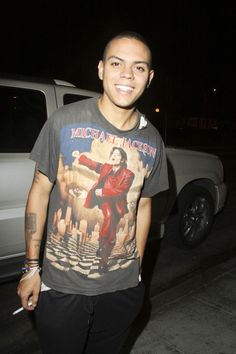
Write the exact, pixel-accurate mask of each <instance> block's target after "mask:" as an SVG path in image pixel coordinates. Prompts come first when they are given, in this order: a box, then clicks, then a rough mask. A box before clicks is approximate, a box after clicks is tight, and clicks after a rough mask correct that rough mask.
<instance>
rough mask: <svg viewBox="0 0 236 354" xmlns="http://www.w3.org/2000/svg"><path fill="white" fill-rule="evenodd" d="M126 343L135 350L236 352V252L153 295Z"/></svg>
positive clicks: (140, 353) (153, 353)
mask: <svg viewBox="0 0 236 354" xmlns="http://www.w3.org/2000/svg"><path fill="white" fill-rule="evenodd" d="M144 323H145V324H144ZM140 326H142V328H140ZM130 348H132V349H131V351H130ZM126 349H127V352H129V353H130V354H178V353H179V354H235V353H236V257H234V258H231V259H230V260H228V261H226V262H223V263H221V264H219V265H216V266H213V267H211V268H208V269H206V270H204V271H202V272H196V273H195V274H194V275H192V276H191V277H189V279H187V280H185V281H184V282H183V283H181V284H180V285H178V286H175V287H174V288H171V289H169V290H166V291H164V292H162V293H160V294H158V295H156V296H154V297H152V298H151V302H150V304H146V305H145V308H144V310H143V312H142V314H141V316H140V318H139V319H138V321H137V323H136V326H135V328H134V336H133V340H132V336H131V338H130V343H129V348H128V345H127V348H126Z"/></svg>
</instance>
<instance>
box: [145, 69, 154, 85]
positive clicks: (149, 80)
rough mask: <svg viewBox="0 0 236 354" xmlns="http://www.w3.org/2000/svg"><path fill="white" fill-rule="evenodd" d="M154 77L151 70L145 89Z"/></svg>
mask: <svg viewBox="0 0 236 354" xmlns="http://www.w3.org/2000/svg"><path fill="white" fill-rule="evenodd" d="M153 77H154V70H151V71H150V73H149V79H148V83H147V86H146V87H147V88H148V87H149V86H150V85H151V82H152V79H153Z"/></svg>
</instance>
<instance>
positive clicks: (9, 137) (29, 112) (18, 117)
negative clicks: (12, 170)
mask: <svg viewBox="0 0 236 354" xmlns="http://www.w3.org/2000/svg"><path fill="white" fill-rule="evenodd" d="M0 119H1V130H0V152H2V153H3V152H5V153H7V152H30V151H31V149H32V147H33V145H34V142H35V140H36V138H37V136H38V134H39V132H40V130H41V128H42V126H43V124H44V122H45V121H46V120H47V110H46V100H45V96H44V94H43V93H42V92H40V91H35V90H29V89H22V88H18V87H6V86H0Z"/></svg>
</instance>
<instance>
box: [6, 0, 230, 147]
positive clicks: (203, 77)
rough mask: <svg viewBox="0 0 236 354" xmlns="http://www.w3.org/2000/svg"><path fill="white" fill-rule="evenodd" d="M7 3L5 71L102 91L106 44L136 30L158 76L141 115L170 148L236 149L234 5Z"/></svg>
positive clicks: (146, 2) (146, 96)
mask: <svg viewBox="0 0 236 354" xmlns="http://www.w3.org/2000/svg"><path fill="white" fill-rule="evenodd" d="M9 4H10V5H7V8H6V9H5V10H4V11H3V10H2V11H1V18H2V19H1V25H0V26H1V28H0V29H1V31H0V33H1V50H0V72H7V73H16V74H22V75H31V76H36V77H49V78H57V79H61V80H66V81H70V82H72V83H73V84H75V85H77V86H79V87H81V88H85V89H91V90H96V91H101V89H102V86H101V82H100V81H99V79H98V78H97V63H98V60H99V59H100V57H101V55H102V50H103V47H104V45H105V43H106V42H107V40H108V39H110V37H111V36H113V35H114V34H116V33H117V32H119V31H123V30H135V31H138V32H140V33H141V34H143V35H144V36H145V37H146V38H147V40H148V41H149V42H150V45H151V48H152V50H153V56H154V68H155V70H156V76H155V79H154V81H153V83H152V85H151V87H150V88H149V89H148V90H147V92H146V93H145V95H144V97H143V99H142V100H141V102H140V109H141V110H143V111H144V113H147V115H148V116H149V118H150V119H151V120H152V121H153V122H154V123H155V124H156V125H157V126H158V128H159V129H160V131H161V132H162V134H165V137H167V143H170V144H176V145H183V146H186V145H188V146H191V145H192V146H196V145H201V146H203V147H204V146H205V145H206V144H207V145H208V147H209V146H216V145H217V146H218V147H219V146H221V147H222V146H226V145H227V147H230V148H232V147H233V148H235V145H236V143H235V133H236V123H235V122H236V105H235V94H236V70H235V67H236V54H235V43H236V5H234V4H230V3H228V2H227V1H225V2H222V3H221V4H218V5H217V4H216V3H215V2H211V1H210V2H201V1H195V2H192V1H163V2H160V1H156V2H155V6H154V5H153V4H152V2H151V1H145V2H133V1H126V2H117V1H116V2H112V1H109V2H108V1H91V0H87V1H77V2H72V1H67V2H65V3H59V2H49V1H48V2H44V1H32V2H29V3H27V2H17V3H14V2H10V3H9ZM156 107H159V109H160V112H159V113H155V108H156ZM164 126H165V127H166V126H167V128H168V129H167V131H165V133H164V129H163V127H164ZM166 132H167V133H166Z"/></svg>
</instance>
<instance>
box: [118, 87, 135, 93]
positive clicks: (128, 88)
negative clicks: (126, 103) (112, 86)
mask: <svg viewBox="0 0 236 354" xmlns="http://www.w3.org/2000/svg"><path fill="white" fill-rule="evenodd" d="M116 88H117V89H118V90H119V91H122V92H125V93H126V92H132V91H133V87H130V86H126V85H116Z"/></svg>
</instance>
